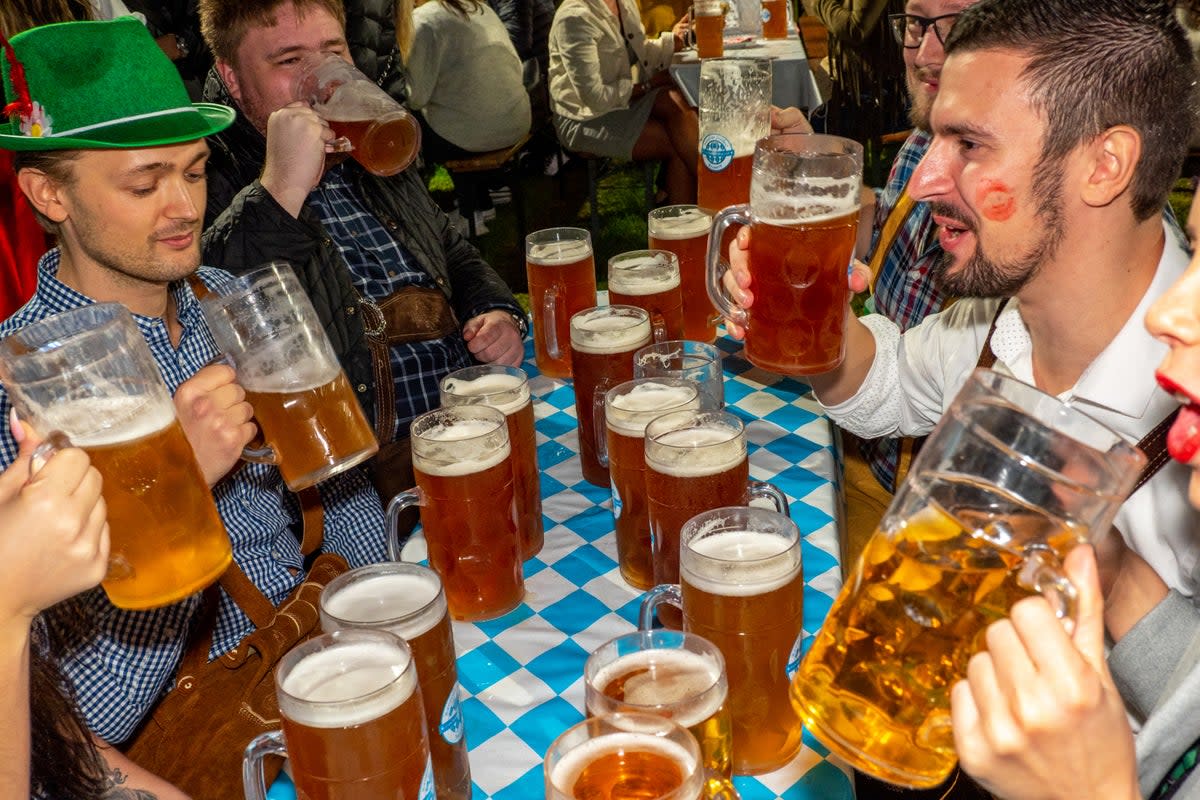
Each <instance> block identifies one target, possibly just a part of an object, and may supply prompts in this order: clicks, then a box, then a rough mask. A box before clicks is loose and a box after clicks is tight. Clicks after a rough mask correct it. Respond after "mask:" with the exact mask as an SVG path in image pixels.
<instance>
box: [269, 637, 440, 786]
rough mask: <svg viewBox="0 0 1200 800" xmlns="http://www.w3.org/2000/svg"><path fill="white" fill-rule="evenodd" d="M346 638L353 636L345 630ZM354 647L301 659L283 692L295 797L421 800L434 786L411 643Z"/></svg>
mask: <svg viewBox="0 0 1200 800" xmlns="http://www.w3.org/2000/svg"><path fill="white" fill-rule="evenodd" d="M341 633H343V634H344V633H352V632H350V631H342V632H341ZM392 641H393V642H394V644H389V643H388V642H387V641H378V640H374V639H371V640H348V641H345V642H344V643H341V642H340V643H339V645H338V646H335V647H332V648H329V649H325V650H320V651H317V652H314V653H312V654H311V655H308V656H307V657H305V658H303V659H302V660H300V661H299V662H298V663H297V664H296V665H295V666H294V667H293V668H292V669H291V670H290V671H289V672H288V673H287V674H286V675H283V676H281V679H280V681H279V686H278V695H279V709H280V715H281V718H282V723H283V725H282V727H283V735H284V739H285V740H286V741H287V750H288V758H289V760H290V764H291V772H292V780H293V781H294V782H295V784H296V795H297V796H298V797H302V798H305V799H306V800H395V798H397V797H404V798H410V797H411V798H418V797H421V796H422V795H421V789H422V785H423V783H424V782H425V781H430V782H431V781H432V770H431V767H430V762H429V744H428V742H427V741H426V739H425V718H424V714H423V712H422V707H421V692H420V689H419V688H418V686H417V678H416V672H415V671H414V670H413V669H412V660H411V656H409V654H408V650H407V648H406V647H405V648H404V649H402V650H401V649H399V648H401V647H404V643H403V642H402V641H399V640H398V639H395V638H394V637H393V639H392Z"/></svg>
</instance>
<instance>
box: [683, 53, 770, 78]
mask: <svg viewBox="0 0 1200 800" xmlns="http://www.w3.org/2000/svg"><path fill="white" fill-rule="evenodd" d="M725 67H733V68H738V67H744V68H747V69H753V70H754V71H756V72H759V71H761V72H765V73H766V74H768V75H769V74H771V71H772V68H773V67H772V63H771V59H769V58H747V57H746V56H717V57H716V58H705V59H701V61H700V71H701V72H704V71H705V70H708V71H709V72H713V71H722V70H723V69H724V68H725Z"/></svg>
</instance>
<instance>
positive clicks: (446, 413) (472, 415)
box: [412, 403, 508, 444]
mask: <svg viewBox="0 0 1200 800" xmlns="http://www.w3.org/2000/svg"><path fill="white" fill-rule="evenodd" d="M447 418H455V419H450V420H447V421H452V422H457V421H464V420H474V421H483V422H489V423H491V424H492V427H490V428H489V429H488V430H486V431H481V432H480V433H477V434H474V435H472V436H465V437H463V438H462V439H444V440H438V439H428V438H427V437H423V436H422V434H424V433H425V431H426V429H427V428H430V427H433V426H435V425H439V424H442V423H441V420H443V419H447ZM418 422H419V423H420V425H418V424H417V423H418ZM507 426H508V423H507V420H506V419H505V417H504V414H502V413H501V412H500V411H498V410H497V409H494V408H492V407H491V406H486V405H483V404H482V403H472V404H466V405H458V406H443V407H442V408H435V409H433V410H432V411H426V412H425V413H424V414H420V415H418V416H417V417H415V418H414V419H413V421H412V438H413V439H417V438H424V439H427V440H428V441H443V442H449V443H454V444H458V443H467V442H471V441H474V440H476V439H481V438H483V437H485V436H490V435H492V434H495V433H496V432H497V431H498V430H504V431H507V429H508V427H507ZM507 438H508V436H507V433H506V434H505V439H507Z"/></svg>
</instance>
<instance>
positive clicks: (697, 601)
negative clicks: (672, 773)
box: [640, 507, 804, 775]
mask: <svg viewBox="0 0 1200 800" xmlns="http://www.w3.org/2000/svg"><path fill="white" fill-rule="evenodd" d="M680 539H681V543H680V551H679V584H678V585H662V586H658V587H656V588H655V589H654V590H652V591H651V592H650V593H649V594H647V595H646V599H645V600H644V601H643V602H642V609H641V620H640V627H641V628H642V630H649V629H650V626H651V625H652V624H653V619H654V614H655V611H656V609H658V608H659V607H660V606H661V604H663V603H665V602H668V601H670V602H673V603H675V604H677V605H679V606H681V607H682V609H683V629H684V630H685V631H687V632H688V633H694V634H697V635H698V636H701V637H703V638H705V639H707V640H708V641H710V642H712V643H713V644H714V645H716V646H717V649H719V650H720V651H721V654H722V655H723V656H724V657H725V670H726V677H727V679H728V681H729V708H730V711H731V713H732V716H733V773H734V774H735V775H757V774H760V773H763V772H771V771H772V770H776V769H779V768H780V767H782V766H783V765H784V764H786V763H787V762H788V761H790V760H791V759H792V757H793V756H795V755H796V753H797V752H798V751H799V750H800V719H799V717H798V716H797V714H796V711H795V709H794V708H793V707H792V706H791V704H790V703H789V702H788V671H787V670H785V665H790V664H794V663H795V662H796V661H797V660H798V659H799V652H800V651H799V648H800V635H801V629H802V628H803V626H804V574H803V571H802V569H801V560H800V531H799V530H798V529H797V528H796V524H795V523H794V522H792V521H791V520H790V519H788V518H787V517H785V516H783V515H782V514H778V513H776V512H774V511H768V510H766V509H762V508H746V507H734V508H718V509H713V510H711V511H705V512H704V513H702V514H697V515H696V516H695V517H693V518H692V519H690V520H688V522H687V524H686V525H684V526H683V531H682V533H681V534H680Z"/></svg>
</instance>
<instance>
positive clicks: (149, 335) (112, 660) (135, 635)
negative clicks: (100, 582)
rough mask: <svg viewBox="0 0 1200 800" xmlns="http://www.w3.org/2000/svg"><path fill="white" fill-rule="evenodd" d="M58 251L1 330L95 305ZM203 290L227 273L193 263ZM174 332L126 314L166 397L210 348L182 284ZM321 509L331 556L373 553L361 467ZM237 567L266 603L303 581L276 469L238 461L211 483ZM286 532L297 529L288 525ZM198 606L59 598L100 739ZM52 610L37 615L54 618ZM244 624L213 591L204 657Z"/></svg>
mask: <svg viewBox="0 0 1200 800" xmlns="http://www.w3.org/2000/svg"><path fill="white" fill-rule="evenodd" d="M58 265H59V252H58V250H51V251H50V252H49V253H47V254H46V255H45V256H43V257H42V260H41V262H40V264H39V265H38V285H37V292H36V294H35V295H34V296H33V298H32V299H31V300H30V301H29V302H28V303H26V304H25V306H24V307H23V308H21V309H20V310H19V311H17V313H16V314H14V315H13V316H12V317H10V318H9V319H8V320H6V321H5V322H3V323H0V336H5V335H8V334H10V333H12V332H14V331H16V330H19V329H21V328H23V327H25V326H26V325H29V324H30V323H32V322H36V321H37V320H40V319H43V318H45V317H48V316H50V315H52V314H56V313H59V312H61V311H66V310H68V309H72V308H78V307H80V306H84V305H88V304H90V303H92V302H93V301H92V300H91V299H90V298H88V297H85V296H84V295H82V294H80V293H79V292H76V291H75V290H73V289H71V288H70V287H68V286H66V285H65V284H63V283H62V282H60V281H59V280H58V279H57V277H56V275H57V273H58ZM199 275H200V277H201V278H202V279H203V281H204V283H205V284H207V285H208V286H210V287H211V286H218V285H220V284H222V283H224V282H226V281H228V280H229V279H230V276H229V274H228V273H225V272H222V271H220V270H214V269H210V268H207V267H202V268H201V269H200V272H199ZM170 291H171V296H172V298H173V299H174V301H175V306H176V311H177V313H178V317H179V324H180V325H181V326H182V328H183V334H182V336H181V338H180V341H179V346H178V347H175V346H174V345H172V344H171V340H170V338H169V335H168V331H167V326H166V324H165V322H164V320H163V319H162V318H160V317H143V316H139V315H136V314H135V315H134V320H135V321H136V322H137V326H138V329H139V330H140V331H141V333H142V336H143V337H145V339H146V343H147V344H148V345H149V346H150V352H151V354H152V355H153V356H154V360H155V362H157V364H158V368H159V371H160V372H161V374H162V377H163V381H164V382H165V383H166V385H167V388H168V390H169V391H170V392H171V394H174V393H175V391H176V390H177V389H178V388H179V385H180V384H181V383H183V382H184V381H185V380H187V379H188V378H190V377H192V376H193V375H194V374H195V373H196V372H197V371H198V370H199V369H200V368H201V367H203V366H205V365H206V364H207V363H208V362H209V360H210V359H212V358H213V357H214V356H215V355H217V352H218V351H217V346H216V344H215V343H214V342H213V339H212V335H211V334H210V333H209V330H208V326H207V324H206V323H205V321H204V314H203V312H202V310H201V308H200V304H199V303H198V302H197V301H196V298H195V295H193V294H192V290H191V288H190V287H188V285H187V282H186V281H179V282H177V283H176V284H174V285H172V287H171V290H170ZM9 407H10V401H9V398H8V394H7V392H4V391H3V389H0V414H3V417H2V418H3V419H5V420H7V419H8V413H9ZM16 455H17V445H16V443H15V442H14V441H13V439H12V436H11V434H10V432H9V430H8V425H7V424H4V425H0V466H7V465H9V464H11V463H12V462H13V460H15V458H16ZM320 492H321V499H322V500H323V501H324V507H325V542H324V547H323V549H324V550H326V551H331V552H336V553H340V554H341V555H343V556H345V557H346V560H347V561H349V562H350V564H351V566H362V565H364V564H370V563H374V562H378V561H381V560H383V558H384V556H385V552H384V539H383V536H382V532H383V513H382V507H381V504H380V502H379V497H378V495H376V494H375V491H374V489H373V488H372V487H371V485H370V483H369V482H368V481H367V479H366V478H365V477H364V475H363V473H362V472H361V471H360V470H349V471H347V472H344V473H342V474H341V475H338V476H335V477H333V478H330V479H329V480H327V481H325V482H324V483H322V484H321V485H320ZM213 496H214V499H215V500H216V503H217V509H218V510H219V511H220V513H221V519H222V521H223V522H224V523H225V529H226V530H227V531H228V533H229V537H230V539H231V540H232V542H233V555H234V559H235V560H236V561H237V563H238V565H239V566H240V567H241V568H242V569H243V570H244V571H245V573H246V575H247V576H248V577H249V578H250V580H251V581H253V582H254V584H255V585H256V586H257V587H258V588H259V589H260V590H262V592H263V594H265V595H266V596H267V597H268V598H269V599H270V600H271V601H272V602H273V603H279V602H280V601H281V600H282V599H283V598H284V597H286V596H287V594H288V593H289V592H290V591H291V590H292V589H293V588H294V587H295V586H297V585H299V583H300V582H301V580H302V579H303V562H304V557H303V556H302V555H301V554H300V546H299V542H298V539H297V535H296V533H295V532H298V531H299V530H300V527H301V525H300V514H299V508H298V507H297V505H296V503H295V499H294V497H293V496H292V495H291V494H290V493H289V492H288V491H287V490H286V488H285V487H284V484H283V479H282V477H281V476H280V474H279V470H278V469H276V468H275V467H272V466H267V465H264V464H250V463H246V464H242V465H241V467H240V468H237V469H235V471H234V472H233V473H231V474H230V475H229V476H228V477H226V478H225V479H223V480H222V481H221V482H220V483H219V484H217V486H216V487H214V488H213ZM294 531H295V532H294ZM199 608H200V595H199V594H196V595H193V596H191V597H189V598H188V599H186V600H181V601H180V602H178V603H175V604H173V605H170V606H166V607H164V608H159V609H155V610H152V611H124V610H122V609H119V608H116V607H115V606H113V605H112V604H111V603H109V602H108V599H107V596H106V595H105V594H104V592H103V591H102V590H101V589H94V590H92V591H90V592H85V593H83V594H81V595H77V596H75V597H74V598H72V599H70V600H67V601H66V602H65V608H64V609H63V613H64V614H67V615H71V617H74V618H75V619H81V620H85V621H86V622H85V623H84V625H82V626H79V625H75V626H65V627H70V628H72V629H74V628H75V627H84V628H85V629H86V636H85V637H84V638H82V639H81V638H79V637H75V636H72V634H70V633H69V632H67V631H66V630H63V635H64V636H66V637H67V641H68V649H69V652H68V654H67V656H66V657H65V659H64V661H63V664H62V667H63V671H64V673H65V674H66V676H67V678H68V680H69V681H70V682H71V684H72V687H73V689H74V691H75V694H76V696H77V699H78V702H79V706H80V708H81V710H82V712H83V715H84V718H85V719H86V720H87V723H88V726H89V727H90V728H91V729H92V730H93V731H95V732H96V734H97V735H99V736H100V737H101V738H102V739H104V740H105V741H108V742H114V743H116V742H121V741H123V740H125V739H126V738H128V737H129V736H130V735H131V734H132V733H133V732H134V731H135V730H136V728H137V726H138V723H140V722H141V720H142V719H143V718H144V717H145V716H146V715H147V714H148V713H149V712H150V710H151V708H152V707H153V705H154V704H155V702H157V701H158V699H159V698H160V697H162V695H163V694H165V693H166V692H167V691H168V690H169V689H170V688H171V686H172V684H173V682H174V677H175V671H176V669H177V668H178V666H179V662H180V659H181V658H182V657H183V652H184V647H185V645H186V642H187V638H188V633H189V632H190V630H191V628H192V623H193V622H194V621H195V618H196V615H197V611H198V610H199ZM56 618H62V617H60V616H59V614H58V613H57V612H56V613H55V614H52V615H49V616H48V617H47V622H48V623H49V624H51V625H55V624H56V623H55V621H54V620H55V619H56ZM253 627H254V626H253V624H252V623H251V622H250V620H249V619H248V618H247V617H246V616H245V615H244V614H243V613H242V612H241V610H240V609H239V608H238V607H237V606H236V605H235V604H234V603H233V601H232V600H230V599H229V597H228V596H227V595H226V594H225V593H224V592H223V591H222V592H221V604H220V606H219V608H218V611H217V622H216V630H215V632H214V634H213V649H212V652H211V653H210V657H216V656H218V655H220V654H221V653H224V652H225V651H227V650H229V649H231V648H232V647H233V646H234V645H236V644H237V643H238V641H240V640H241V639H242V638H243V637H244V636H246V635H247V634H248V633H250V632H251V630H253Z"/></svg>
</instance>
